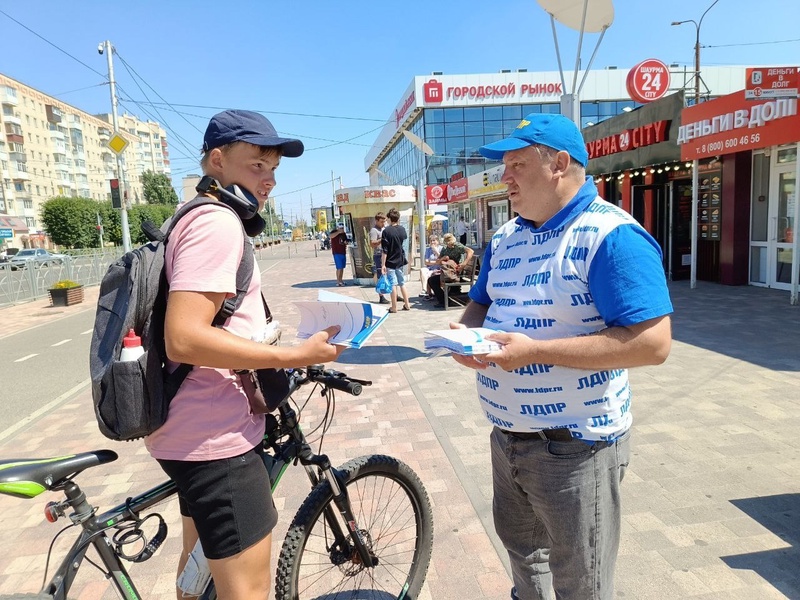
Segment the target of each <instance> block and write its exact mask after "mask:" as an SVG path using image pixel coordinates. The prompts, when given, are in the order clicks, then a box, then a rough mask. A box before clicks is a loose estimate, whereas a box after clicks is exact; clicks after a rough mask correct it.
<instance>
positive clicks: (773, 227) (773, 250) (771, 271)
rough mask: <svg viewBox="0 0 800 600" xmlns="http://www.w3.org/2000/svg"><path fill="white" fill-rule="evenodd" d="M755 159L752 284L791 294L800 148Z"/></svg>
mask: <svg viewBox="0 0 800 600" xmlns="http://www.w3.org/2000/svg"><path fill="white" fill-rule="evenodd" d="M771 150H772V151H771V152H769V151H767V152H764V153H759V154H754V155H753V192H752V200H751V212H750V284H751V285H759V286H764V287H773V288H778V289H783V290H788V289H789V288H790V285H791V280H792V243H793V241H794V235H795V233H796V231H797V224H796V223H794V222H793V221H794V207H795V202H796V201H797V182H796V181H795V169H796V164H797V146H795V145H791V146H788V147H787V146H784V147H778V148H772V149H771Z"/></svg>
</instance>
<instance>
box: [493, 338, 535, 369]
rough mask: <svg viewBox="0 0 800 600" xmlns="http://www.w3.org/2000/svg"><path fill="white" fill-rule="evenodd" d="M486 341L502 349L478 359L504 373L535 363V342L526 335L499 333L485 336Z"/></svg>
mask: <svg viewBox="0 0 800 600" xmlns="http://www.w3.org/2000/svg"><path fill="white" fill-rule="evenodd" d="M486 339H487V340H488V341H490V342H497V343H498V344H501V346H502V347H501V348H500V350H497V351H496V352H490V353H489V354H484V355H483V356H481V357H480V359H481V360H485V361H486V362H492V363H494V364H496V365H497V366H498V367H500V368H501V369H503V370H504V371H513V370H514V369H519V368H520V367H524V366H525V365H530V364H532V363H535V362H536V340H532V339H531V338H529V337H528V336H527V335H523V334H521V333H505V332H500V333H493V334H492V335H487V336H486Z"/></svg>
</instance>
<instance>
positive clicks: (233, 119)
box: [203, 110, 304, 158]
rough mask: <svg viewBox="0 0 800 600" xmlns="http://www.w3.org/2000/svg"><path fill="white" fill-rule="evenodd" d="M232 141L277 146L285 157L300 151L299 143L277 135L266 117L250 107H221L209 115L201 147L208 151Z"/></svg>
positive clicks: (301, 143) (297, 154) (291, 156)
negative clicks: (222, 109) (221, 108)
mask: <svg viewBox="0 0 800 600" xmlns="http://www.w3.org/2000/svg"><path fill="white" fill-rule="evenodd" d="M233 142H247V143H248V144H253V145H254V146H278V147H280V149H281V153H282V154H283V156H288V157H289V158H297V157H298V156H300V155H301V154H303V150H304V147H303V142H301V141H300V140H293V139H291V138H282V137H280V136H279V135H278V132H277V131H275V128H274V127H273V126H272V123H270V122H269V119H267V117H265V116H264V115H262V114H260V113H257V112H253V111H251V110H225V111H223V112H221V113H217V114H216V115H214V116H213V117H211V121H209V123H208V127H206V134H205V135H204V136H203V150H204V151H205V152H208V151H209V150H213V149H214V148H219V147H220V146H224V145H225V144H232V143H233Z"/></svg>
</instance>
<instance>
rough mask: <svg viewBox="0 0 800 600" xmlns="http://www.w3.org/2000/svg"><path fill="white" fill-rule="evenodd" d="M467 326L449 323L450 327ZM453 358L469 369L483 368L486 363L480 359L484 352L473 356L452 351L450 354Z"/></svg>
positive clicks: (464, 327) (463, 327) (462, 327)
mask: <svg viewBox="0 0 800 600" xmlns="http://www.w3.org/2000/svg"><path fill="white" fill-rule="evenodd" d="M466 328H467V326H466V325H464V324H463V323H450V329H466ZM451 356H452V357H453V360H454V361H456V362H457V363H458V364H460V365H463V366H465V367H469V368H470V369H485V368H486V363H485V362H483V360H481V359H482V358H483V357H484V356H485V354H482V355H473V356H464V355H463V354H456V353H455V352H453V354H452V355H451Z"/></svg>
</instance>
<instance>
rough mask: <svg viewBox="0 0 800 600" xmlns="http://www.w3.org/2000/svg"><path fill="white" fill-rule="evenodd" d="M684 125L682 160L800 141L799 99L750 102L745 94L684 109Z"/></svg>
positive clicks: (680, 132) (682, 121) (680, 141)
mask: <svg viewBox="0 0 800 600" xmlns="http://www.w3.org/2000/svg"><path fill="white" fill-rule="evenodd" d="M681 123H682V124H681V126H680V128H679V130H678V139H677V142H678V145H679V146H680V147H681V160H694V159H699V158H707V157H709V156H719V155H722V154H732V153H734V152H741V151H743V150H756V149H758V148H768V147H769V146H777V145H778V144H788V143H792V142H797V141H800V116H798V114H797V99H796V98H779V99H776V100H761V101H748V100H746V99H745V91H744V90H740V91H738V92H734V93H733V94H728V95H727V96H722V97H721V98H717V99H716V100H710V101H709V102H701V103H700V104H697V105H695V106H689V107H688V108H684V109H683V111H682V112H681Z"/></svg>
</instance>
